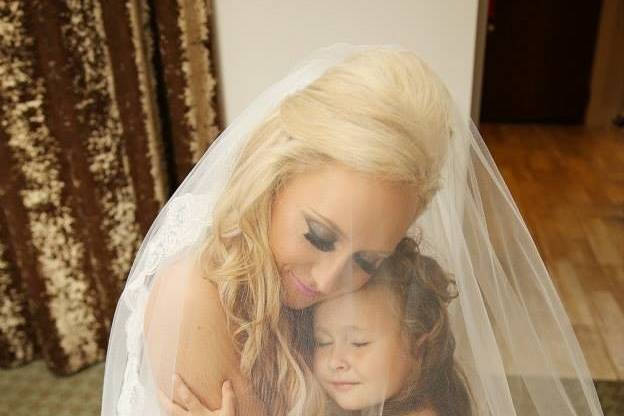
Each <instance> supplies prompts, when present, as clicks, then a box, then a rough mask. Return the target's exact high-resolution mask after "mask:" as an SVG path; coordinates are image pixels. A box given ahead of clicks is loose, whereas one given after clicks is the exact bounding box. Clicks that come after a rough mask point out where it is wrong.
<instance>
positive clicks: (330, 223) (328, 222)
mask: <svg viewBox="0 0 624 416" xmlns="http://www.w3.org/2000/svg"><path fill="white" fill-rule="evenodd" d="M310 211H312V213H313V214H314V215H315V216H316V217H318V218H319V219H320V220H321V221H323V222H324V223H325V225H326V226H328V227H329V228H331V229H333V230H334V231H335V232H336V233H337V234H338V235H340V236H341V237H342V238H346V235H345V233H344V232H343V231H342V230H341V229H340V227H338V226H337V225H336V223H335V222H333V221H332V220H330V219H329V218H326V217H324V216H323V215H321V214H319V213H318V212H316V211H315V210H314V209H312V208H310Z"/></svg>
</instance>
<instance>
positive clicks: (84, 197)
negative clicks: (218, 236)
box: [0, 0, 218, 374]
mask: <svg viewBox="0 0 624 416" xmlns="http://www.w3.org/2000/svg"><path fill="white" fill-rule="evenodd" d="M209 17H210V4H209V3H208V0H158V1H147V0H125V1H122V0H120V1H106V2H104V1H101V0H81V1H78V0H62V1H53V2H52V1H47V0H17V1H2V0H0V206H1V209H0V366H2V367H14V366H17V365H21V364H23V363H26V362H28V361H30V360H32V359H33V358H35V357H37V356H39V355H41V356H42V357H43V358H44V359H45V360H46V362H47V364H48V366H49V367H50V369H51V370H53V371H54V372H55V373H57V374H70V373H72V372H75V371H77V370H79V369H81V368H83V367H85V366H87V365H89V364H92V363H94V362H97V361H99V360H101V359H102V358H103V357H104V354H105V347H106V343H107V340H108V333H109V329H110V324H111V319H112V316H113V313H114V309H115V306H116V303H117V299H118V297H119V294H120V292H121V290H122V288H123V285H124V281H125V278H126V276H127V273H128V272H129V269H130V266H131V264H132V261H133V258H134V254H135V252H136V250H137V249H138V246H139V244H140V242H141V240H142V238H143V236H144V235H145V234H146V232H147V230H148V228H149V226H150V224H151V222H152V220H153V219H154V217H155V216H156V214H157V212H158V210H159V209H160V208H161V207H162V205H163V204H164V202H165V201H166V199H167V197H168V195H169V194H170V192H171V189H173V188H174V187H175V185H176V184H177V183H178V182H179V181H180V180H181V179H182V178H183V177H184V176H185V175H186V173H187V172H188V171H189V170H190V169H191V167H192V166H193V164H194V163H195V162H196V161H197V160H198V159H199V157H200V156H201V154H202V153H203V152H204V150H205V149H206V148H207V146H208V145H209V144H210V142H211V141H212V140H213V139H214V137H216V135H217V133H218V127H217V124H216V122H217V118H216V111H215V108H216V105H215V94H214V91H215V79H214V76H213V70H212V66H211V56H210V48H209V31H210V19H209Z"/></svg>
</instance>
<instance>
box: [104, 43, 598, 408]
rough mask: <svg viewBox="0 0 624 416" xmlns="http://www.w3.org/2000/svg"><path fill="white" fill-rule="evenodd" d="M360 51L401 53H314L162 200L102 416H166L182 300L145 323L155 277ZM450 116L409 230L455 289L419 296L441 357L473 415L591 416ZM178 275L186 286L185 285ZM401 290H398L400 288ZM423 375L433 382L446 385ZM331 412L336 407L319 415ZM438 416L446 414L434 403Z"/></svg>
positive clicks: (205, 231) (115, 345)
mask: <svg viewBox="0 0 624 416" xmlns="http://www.w3.org/2000/svg"><path fill="white" fill-rule="evenodd" d="M370 49H384V50H390V51H405V52H407V51H406V50H405V49H403V48H401V47H399V46H394V45H393V46H386V45H383V46H368V45H367V46H353V45H347V44H337V45H333V46H331V47H327V48H323V49H320V50H318V51H316V52H314V53H313V54H311V55H310V56H309V57H308V58H306V59H305V60H304V61H303V62H301V63H300V64H299V65H298V66H296V67H295V68H294V69H293V70H292V71H291V72H290V73H289V75H287V76H286V77H285V78H284V79H282V80H281V81H279V82H277V83H276V84H274V85H272V86H271V87H270V88H268V89H267V90H266V91H264V92H263V93H262V94H261V95H259V96H258V97H257V98H256V99H255V100H254V101H253V102H252V103H251V105H249V106H248V107H247V109H246V110H245V111H244V112H243V113H242V114H240V115H239V116H238V117H237V118H236V119H235V120H234V121H233V122H232V123H231V124H230V125H229V126H228V127H227V129H226V130H225V131H223V133H222V134H221V135H220V136H219V137H218V138H217V140H216V141H215V142H214V143H213V144H212V145H211V146H210V148H209V149H208V150H207V151H206V152H205V154H204V155H203V157H202V158H201V160H200V161H199V162H198V163H197V164H196V165H195V167H194V168H193V170H192V171H191V172H190V174H189V175H188V176H187V177H186V179H185V180H184V182H183V183H182V184H181V185H180V186H179V187H178V189H177V190H176V192H175V193H174V195H173V196H172V197H171V198H170V199H169V201H168V203H167V204H166V205H165V207H164V208H163V209H162V210H161V212H160V213H159V215H158V216H157V218H156V219H155V220H154V222H153V225H152V226H151V228H150V230H149V232H148V234H147V236H146V237H145V239H144V241H143V243H142V244H141V247H140V248H139V250H138V253H137V255H136V258H135V260H134V263H133V266H132V269H131V270H130V273H129V275H128V279H127V283H126V286H125V289H124V291H123V293H122V295H121V297H120V299H119V302H118V306H117V310H116V313H115V318H114V321H113V326H112V331H111V335H110V341H109V346H108V353H107V358H106V370H105V378H104V386H103V387H104V392H103V400H102V415H103V416H113V415H119V416H125V415H133V416H134V415H158V414H166V413H165V412H164V411H163V410H162V409H161V406H160V404H159V398H158V394H159V393H158V390H159V389H160V390H163V389H167V388H170V385H169V384H167V383H165V384H164V385H163V384H161V383H159V382H158V381H157V380H158V379H159V376H157V375H156V373H158V374H160V375H162V374H170V375H173V374H174V373H175V372H176V360H177V358H176V357H178V356H179V354H180V351H181V350H183V345H181V344H182V342H183V341H181V340H180V330H179V327H180V322H181V321H182V319H183V316H182V310H183V305H182V304H177V305H173V307H169V308H168V310H169V311H173V312H172V313H169V314H168V315H167V319H166V322H152V323H146V320H145V310H146V305H147V303H148V299H149V298H150V296H152V297H153V296H154V293H152V290H153V288H154V284H155V282H156V281H157V280H158V277H159V271H160V270H162V269H163V268H164V267H166V266H167V265H170V264H172V263H173V262H175V261H178V260H180V259H183V258H197V256H196V254H197V253H198V251H199V249H200V248H201V247H203V242H204V240H205V239H206V238H207V236H208V235H210V232H211V230H212V225H213V213H214V211H213V210H214V208H215V205H216V204H217V202H218V201H219V199H220V198H221V197H222V193H223V191H224V189H226V185H227V183H228V180H229V179H230V177H231V175H232V172H233V169H234V167H235V165H236V163H237V160H238V157H239V155H240V152H241V150H242V149H243V147H244V146H245V144H246V142H247V140H248V138H249V135H250V133H251V132H252V131H253V130H254V128H255V127H256V126H258V125H259V124H260V123H261V122H262V121H263V120H264V119H265V118H266V117H268V116H269V115H270V114H271V113H272V111H273V110H274V109H275V108H276V107H277V106H278V105H279V103H280V101H281V100H282V99H284V97H286V96H288V95H290V94H293V93H294V92H296V91H298V90H300V89H302V88H305V87H306V86H307V85H309V84H310V83H311V82H313V81H314V80H316V79H317V78H319V77H320V76H321V75H322V74H323V73H324V72H325V71H326V70H328V69H329V68H332V67H334V66H336V65H339V64H340V63H342V62H344V61H345V60H347V59H349V58H350V57H351V56H354V55H356V54H358V53H361V52H365V51H367V50H370ZM450 113H451V114H450V116H449V117H450V126H451V134H450V140H449V142H448V145H447V146H444V151H445V154H444V157H441V158H440V160H441V164H440V166H439V167H437V169H439V182H438V184H437V187H436V189H435V192H433V193H432V195H431V197H430V200H429V201H427V204H426V207H425V208H424V209H423V210H422V212H421V213H420V215H419V216H418V217H417V219H416V221H415V222H414V223H413V224H412V225H411V226H410V227H409V229H408V231H407V236H409V237H412V238H413V240H414V241H416V242H417V244H418V255H419V257H418V258H419V259H421V260H418V261H416V262H415V263H414V264H417V265H420V266H422V267H423V268H422V270H424V272H423V273H425V274H426V273H434V272H433V271H435V270H441V271H444V276H447V278H448V281H451V280H452V281H453V282H454V284H453V287H454V294H453V296H450V297H448V298H446V297H445V296H442V295H440V293H442V292H440V290H441V289H440V286H439V285H438V286H436V284H437V283H435V282H436V281H433V280H431V279H430V278H428V277H425V278H424V280H423V281H424V282H425V283H424V284H423V285H422V287H423V288H424V289H422V291H421V292H422V293H438V295H439V296H438V297H437V298H436V299H446V301H445V302H438V303H436V305H438V304H439V305H443V306H444V308H445V310H444V316H445V317H446V318H447V319H446V321H444V322H447V323H448V328H447V329H448V333H452V335H453V336H452V339H453V342H452V343H450V344H448V343H447V344H444V345H446V346H447V347H448V346H449V345H451V346H452V349H451V350H450V353H451V355H452V357H451V358H452V362H453V363H454V365H456V366H457V368H461V374H462V376H461V379H462V380H463V381H462V383H463V385H465V386H466V389H467V391H468V392H469V404H468V405H469V406H470V407H471V412H472V413H471V414H474V415H497V416H498V415H501V416H503V415H504V416H508V415H541V416H552V415H558V416H564V415H570V416H572V415H602V411H601V409H600V404H599V401H598V398H597V395H596V391H595V389H594V386H593V382H592V379H591V376H590V373H589V370H588V368H587V365H586V362H585V360H584V357H583V354H582V351H581V349H580V347H579V344H578V341H577V339H576V337H575V335H574V333H573V330H572V327H571V324H570V322H569V320H568V317H567V315H566V313H565V310H564V308H563V306H562V303H561V301H560V299H559V297H558V295H557V292H556V290H555V288H554V286H553V283H552V282H551V280H550V277H549V275H548V272H547V269H546V267H545V265H544V263H543V261H542V259H541V257H540V255H539V253H538V250H537V248H536V246H535V244H534V242H533V240H532V238H531V235H530V234H529V231H528V229H527V227H526V225H525V222H524V220H523V218H522V216H521V214H520V212H519V210H518V208H517V207H516V205H515V203H514V200H513V198H512V196H511V194H510V192H509V190H508V189H507V187H506V185H505V182H504V181H503V179H502V177H501V175H500V173H499V171H498V169H497V167H496V165H495V163H494V161H493V160H492V157H491V156H490V154H489V152H488V150H487V148H486V146H485V144H484V142H483V139H482V138H481V135H480V133H479V131H478V129H477V128H476V127H475V125H474V124H473V123H472V121H471V120H470V119H469V118H468V117H467V116H466V115H464V114H460V111H459V110H458V109H457V106H456V105H454V104H453V105H451V108H450ZM406 250H407V248H406ZM431 264H435V265H436V266H435V268H432V267H433V266H431ZM420 266H419V267H420ZM389 270H395V269H392V268H390V269H389ZM180 279H181V281H182V283H181V285H184V282H183V279H184V278H182V277H181V278H180ZM382 280H383V279H382ZM441 281H443V280H438V281H437V282H441ZM392 284H394V283H392ZM412 286H413V284H411V283H406V286H402V287H403V288H404V290H405V291H407V290H408V289H407V288H410V289H409V290H412V289H411V288H412ZM419 287H421V286H419ZM449 287H450V286H449ZM427 288H428V289H427ZM431 288H434V289H435V290H433V289H431ZM169 290H170V291H175V290H176V289H175V287H171V288H166V287H165V288H164V289H163V288H161V289H160V292H161V294H164V295H165V296H159V297H158V301H155V302H156V304H158V303H159V302H160V303H162V302H173V303H175V302H178V303H180V302H181V301H180V298H177V297H175V296H169V295H168V293H169V292H167V291H169ZM421 292H419V293H421ZM419 296H420V295H419ZM422 296H425V295H422ZM417 299H425V300H426V299H429V298H427V297H426V296H425V297H419V298H417ZM405 302H406V303H405V305H408V304H409V302H412V301H411V300H409V299H407V300H406V301H405ZM412 303H413V302H412ZM169 306H171V305H169ZM408 306H409V305H408ZM408 306H405V307H404V308H403V309H404V310H407V309H409V307H408ZM414 310H418V307H417V306H416V307H415V309H414ZM425 321H426V320H425ZM425 321H423V322H425ZM146 325H166V326H167V328H168V330H167V332H166V336H162V337H161V339H157V340H155V341H154V340H151V341H150V344H149V345H147V341H146V337H145V331H146ZM443 327H444V328H446V326H443ZM435 328H438V329H439V327H437V326H436V327H435ZM431 332H432V331H428V332H427V334H429V335H428V337H430V336H432V335H431ZM425 338H426V337H425ZM423 339H424V338H423ZM447 347H445V348H447ZM293 348H295V347H293ZM428 348H430V351H433V350H435V348H437V347H436V345H432V346H430V347H428ZM439 348H442V347H439ZM429 354H430V355H431V356H435V355H436V354H434V353H429ZM150 357H151V358H150ZM154 357H157V358H156V359H154ZM198 365H201V364H198ZM432 368H433V367H432ZM423 371H424V370H423ZM431 371H433V370H431ZM306 374H307V373H306ZM427 374H430V376H429V379H436V380H438V379H439V380H446V379H445V378H444V377H450V376H448V374H446V375H440V376H439V377H438V375H437V374H434V373H433V372H430V373H427ZM308 376H311V375H310V374H308ZM440 377H441V378H440ZM427 382H428V381H427V380H423V381H422V384H426V383H427ZM310 383H314V381H313V380H311V381H310ZM449 383H450V381H449V382H448V383H447V385H450V384H449ZM443 384H444V383H442V384H440V385H443ZM167 386H169V387H167ZM436 388H437V387H436ZM423 391H428V390H427V389H424V390H423ZM164 393H165V394H167V392H164ZM430 393H431V392H430ZM423 394H425V393H423ZM419 397H420V396H419ZM334 399H335V398H334ZM328 400H329V401H331V399H328ZM292 403H293V404H292V408H291V409H289V411H288V412H287V413H288V414H292V415H296V414H306V410H305V406H306V404H305V403H304V401H302V400H297V398H293V400H292ZM388 403H390V402H389V401H388ZM337 404H338V407H340V402H339V401H338V403H337ZM333 407H336V403H333V404H332V406H329V407H327V409H331V408H333ZM451 408H452V406H451ZM397 409H398V408H397ZM367 411H368V412H373V413H374V414H397V415H398V414H408V413H407V412H405V411H403V410H401V411H399V410H397V413H392V412H393V410H392V406H390V404H388V406H385V408H384V405H383V403H380V405H379V406H373V407H369V408H368V410H367ZM328 412H329V410H328ZM401 412H402V413H401ZM272 414H275V413H272ZM438 414H440V415H441V414H446V413H444V411H443V410H440V409H438ZM448 414H451V413H448ZM452 414H467V413H452Z"/></svg>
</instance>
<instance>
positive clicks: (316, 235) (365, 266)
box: [303, 214, 383, 275]
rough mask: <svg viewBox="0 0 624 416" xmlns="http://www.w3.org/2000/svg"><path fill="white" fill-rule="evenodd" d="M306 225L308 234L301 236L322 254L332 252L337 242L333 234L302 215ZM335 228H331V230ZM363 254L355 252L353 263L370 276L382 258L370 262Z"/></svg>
mask: <svg viewBox="0 0 624 416" xmlns="http://www.w3.org/2000/svg"><path fill="white" fill-rule="evenodd" d="M304 218H305V221H306V224H307V225H308V232H306V233H305V234H304V235H303V236H304V237H305V239H306V240H308V241H309V242H310V243H311V244H312V245H313V246H314V247H316V248H317V249H318V250H321V251H323V252H329V251H333V250H334V249H335V248H336V246H335V244H336V241H337V240H338V239H337V237H336V235H335V233H334V232H333V231H331V230H330V229H329V228H328V227H327V226H326V225H324V224H322V223H320V222H318V221H316V220H314V219H312V218H310V217H308V216H307V215H305V214H304ZM333 227H335V225H334V226H332V228H333ZM368 257H369V258H367V254H366V253H364V252H357V253H354V254H353V261H354V262H355V263H356V264H357V265H358V266H359V267H360V268H361V269H362V270H363V271H364V272H365V273H367V274H369V275H372V274H373V273H375V271H376V270H377V267H378V265H379V264H380V263H381V260H383V258H377V259H375V260H374V261H372V260H370V256H368Z"/></svg>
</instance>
